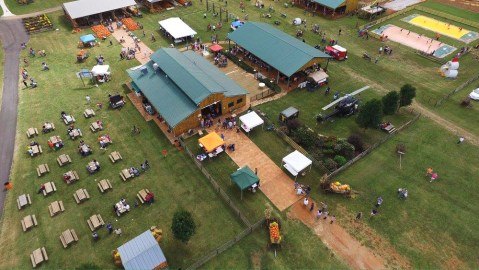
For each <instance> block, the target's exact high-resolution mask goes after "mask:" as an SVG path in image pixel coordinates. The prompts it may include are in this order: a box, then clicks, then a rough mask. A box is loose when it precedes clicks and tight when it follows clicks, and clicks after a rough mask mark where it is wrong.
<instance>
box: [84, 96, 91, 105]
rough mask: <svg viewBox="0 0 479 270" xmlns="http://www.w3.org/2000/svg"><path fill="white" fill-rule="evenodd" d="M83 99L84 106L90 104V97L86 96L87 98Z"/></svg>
mask: <svg viewBox="0 0 479 270" xmlns="http://www.w3.org/2000/svg"><path fill="white" fill-rule="evenodd" d="M85 99H86V104H90V102H91V98H90V96H89V95H87V96H86V97H85Z"/></svg>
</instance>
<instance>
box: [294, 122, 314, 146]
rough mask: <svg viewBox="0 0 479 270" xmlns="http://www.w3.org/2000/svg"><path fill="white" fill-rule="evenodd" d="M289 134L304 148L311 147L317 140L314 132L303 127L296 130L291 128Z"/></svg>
mask: <svg viewBox="0 0 479 270" xmlns="http://www.w3.org/2000/svg"><path fill="white" fill-rule="evenodd" d="M291 136H292V138H293V140H294V141H295V142H296V143H297V144H299V145H301V146H302V147H304V148H306V149H311V148H312V147H313V146H314V144H315V142H316V140H317V135H316V133H315V132H314V131H311V130H309V129H308V128H305V127H300V128H298V129H296V130H293V131H292V132H291Z"/></svg>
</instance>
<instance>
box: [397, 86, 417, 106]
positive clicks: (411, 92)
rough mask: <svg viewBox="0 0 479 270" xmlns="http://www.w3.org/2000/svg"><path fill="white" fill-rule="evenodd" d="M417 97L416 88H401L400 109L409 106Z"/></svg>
mask: <svg viewBox="0 0 479 270" xmlns="http://www.w3.org/2000/svg"><path fill="white" fill-rule="evenodd" d="M415 97H416V87H414V86H412V85H410V84H408V83H407V84H405V85H403V86H402V87H401V90H400V92H399V107H404V106H409V105H411V104H412V101H413V99H414V98H415Z"/></svg>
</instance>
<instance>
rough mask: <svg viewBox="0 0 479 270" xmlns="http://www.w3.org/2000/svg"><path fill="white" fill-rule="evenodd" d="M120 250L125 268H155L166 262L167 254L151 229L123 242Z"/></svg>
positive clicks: (142, 269) (144, 269)
mask: <svg viewBox="0 0 479 270" xmlns="http://www.w3.org/2000/svg"><path fill="white" fill-rule="evenodd" d="M118 252H119V253H120V257H121V262H122V264H123V267H124V268H125V270H130V269H131V270H133V269H135V270H139V269H141V270H147V269H154V268H155V267H157V266H158V265H160V264H162V263H164V262H166V258H165V255H164V254H163V251H162V250H161V248H160V245H159V244H158V242H156V240H155V238H154V237H153V235H152V234H151V231H150V230H148V231H145V232H144V233H142V234H140V235H138V236H137V237H135V238H133V239H131V240H130V241H128V242H126V243H125V244H123V245H122V246H121V247H119V248H118Z"/></svg>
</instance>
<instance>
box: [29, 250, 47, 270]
mask: <svg viewBox="0 0 479 270" xmlns="http://www.w3.org/2000/svg"><path fill="white" fill-rule="evenodd" d="M30 260H31V261H32V265H33V268H35V267H37V265H39V264H40V263H42V262H43V261H48V256H47V251H46V250H45V247H42V248H39V249H36V250H34V251H33V252H32V254H30Z"/></svg>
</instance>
